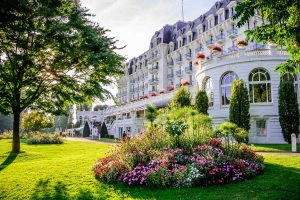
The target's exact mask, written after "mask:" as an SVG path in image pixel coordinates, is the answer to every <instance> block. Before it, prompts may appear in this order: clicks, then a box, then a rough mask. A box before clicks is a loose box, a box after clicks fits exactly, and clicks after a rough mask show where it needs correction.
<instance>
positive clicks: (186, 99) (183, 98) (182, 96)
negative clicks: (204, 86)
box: [171, 86, 192, 107]
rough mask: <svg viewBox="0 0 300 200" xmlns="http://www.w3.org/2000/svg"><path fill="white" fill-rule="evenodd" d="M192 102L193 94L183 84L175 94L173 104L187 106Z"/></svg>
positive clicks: (174, 105)
mask: <svg viewBox="0 0 300 200" xmlns="http://www.w3.org/2000/svg"><path fill="white" fill-rule="evenodd" d="M191 102H192V94H191V93H190V91H188V90H187V89H186V88H185V87H184V86H181V87H180V88H179V90H178V91H177V92H176V94H175V95H174V97H173V99H172V102H171V106H173V107H185V106H190V105H191Z"/></svg>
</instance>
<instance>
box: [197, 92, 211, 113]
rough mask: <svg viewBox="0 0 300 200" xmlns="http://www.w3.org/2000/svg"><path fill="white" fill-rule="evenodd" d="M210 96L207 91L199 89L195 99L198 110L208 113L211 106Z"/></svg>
mask: <svg viewBox="0 0 300 200" xmlns="http://www.w3.org/2000/svg"><path fill="white" fill-rule="evenodd" d="M208 104H209V101H208V97H207V94H206V92H205V91H199V92H198V93H197V94H196V99H195V108H196V109H197V110H198V112H199V113H201V114H205V115H208V112H207V110H208V107H209V105H208Z"/></svg>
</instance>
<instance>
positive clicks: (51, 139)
mask: <svg viewBox="0 0 300 200" xmlns="http://www.w3.org/2000/svg"><path fill="white" fill-rule="evenodd" d="M63 142H64V141H63V139H62V137H60V135H59V133H54V134H48V133H32V134H29V137H28V139H27V144H62V143H63Z"/></svg>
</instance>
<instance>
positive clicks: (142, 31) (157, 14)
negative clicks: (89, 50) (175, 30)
mask: <svg viewBox="0 0 300 200" xmlns="http://www.w3.org/2000/svg"><path fill="white" fill-rule="evenodd" d="M215 2H217V0H184V16H185V21H189V20H194V19H195V18H197V17H199V16H200V15H201V14H203V13H205V12H207V11H208V10H209V8H210V7H211V6H212V5H214V3H215ZM82 4H83V6H85V7H87V8H88V9H90V13H92V14H95V17H93V19H92V20H93V21H96V22H98V23H99V24H100V25H101V26H103V27H105V28H107V29H110V30H111V32H110V33H109V35H110V36H114V37H116V39H118V40H119V46H123V45H127V46H126V48H125V49H123V50H121V51H120V52H119V53H120V54H122V55H124V56H126V57H127V58H129V59H130V58H132V57H136V56H139V55H140V54H142V53H143V52H145V51H147V50H148V48H149V42H150V39H151V37H152V35H153V34H154V32H155V31H157V30H159V29H160V28H162V27H163V26H164V25H165V24H174V23H175V22H176V21H178V20H181V19H182V15H181V0H82Z"/></svg>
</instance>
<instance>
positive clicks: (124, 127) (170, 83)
mask: <svg viewBox="0 0 300 200" xmlns="http://www.w3.org/2000/svg"><path fill="white" fill-rule="evenodd" d="M238 2H239V1H235V0H223V1H220V2H217V3H215V5H214V6H213V7H212V8H211V9H210V10H209V11H208V12H206V13H205V14H203V15H201V16H200V17H198V18H197V19H195V20H194V21H190V22H183V21H179V22H177V23H175V24H173V25H165V26H164V27H163V28H162V29H160V30H159V31H157V32H155V34H154V35H153V37H152V38H151V41H150V48H149V50H148V51H146V52H144V53H142V54H141V55H139V56H138V57H136V58H132V59H131V60H130V61H129V62H128V63H127V67H126V69H125V70H124V75H123V76H122V77H121V78H120V80H118V89H119V92H118V94H117V99H118V101H119V105H118V106H116V107H113V108H110V109H108V110H104V111H77V120H80V121H82V122H83V121H86V120H89V121H93V120H97V121H101V122H103V121H105V122H106V125H107V127H108V131H109V133H110V134H111V135H114V136H115V138H120V137H121V136H122V133H123V131H130V133H131V135H132V136H134V135H136V134H138V133H141V132H142V131H143V130H144V110H145V107H146V106H147V105H148V104H155V105H157V107H164V106H166V105H167V104H168V103H169V102H170V100H171V99H172V97H173V95H174V93H175V92H176V90H177V89H178V88H179V87H180V85H181V84H182V83H185V84H187V86H186V87H187V88H188V89H189V90H190V91H191V92H192V94H193V96H195V93H196V91H197V90H206V92H207V94H208V96H209V100H210V107H209V115H210V117H212V119H213V122H214V125H218V124H220V123H222V122H224V121H227V120H228V118H229V103H230V94H231V84H232V81H233V79H234V78H237V79H243V80H244V81H245V82H246V85H247V87H248V91H249V96H250V101H251V105H250V115H251V129H250V131H249V133H250V138H249V139H250V143H284V140H283V137H282V133H281V128H280V124H279V117H278V87H279V81H280V76H279V73H278V72H275V71H274V69H275V67H276V66H277V65H279V64H280V63H283V62H285V61H286V60H287V59H288V55H287V53H286V52H285V51H284V50H283V49H280V48H277V47H276V45H274V44H270V45H262V44H256V43H249V44H248V46H247V47H246V49H239V48H238V47H237V45H236V43H237V40H239V39H245V35H244V31H245V30H248V29H253V28H255V27H256V26H259V25H261V23H262V20H261V17H260V16H259V15H256V16H254V17H252V18H251V20H250V21H249V23H247V24H246V25H244V26H243V27H240V28H238V27H237V26H236V24H237V22H236V21H234V20H233V19H232V16H233V15H234V14H235V13H234V12H235V10H234V7H235V6H236V4H237V3H238ZM215 44H217V45H219V46H220V47H221V48H222V52H220V53H218V54H215V55H211V47H212V46H213V45H215ZM199 52H202V53H204V55H205V58H204V59H203V60H202V61H201V62H199V64H195V60H196V57H197V55H198V53H199ZM289 78H293V79H294V80H295V88H296V90H297V92H298V90H299V88H298V76H289Z"/></svg>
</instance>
